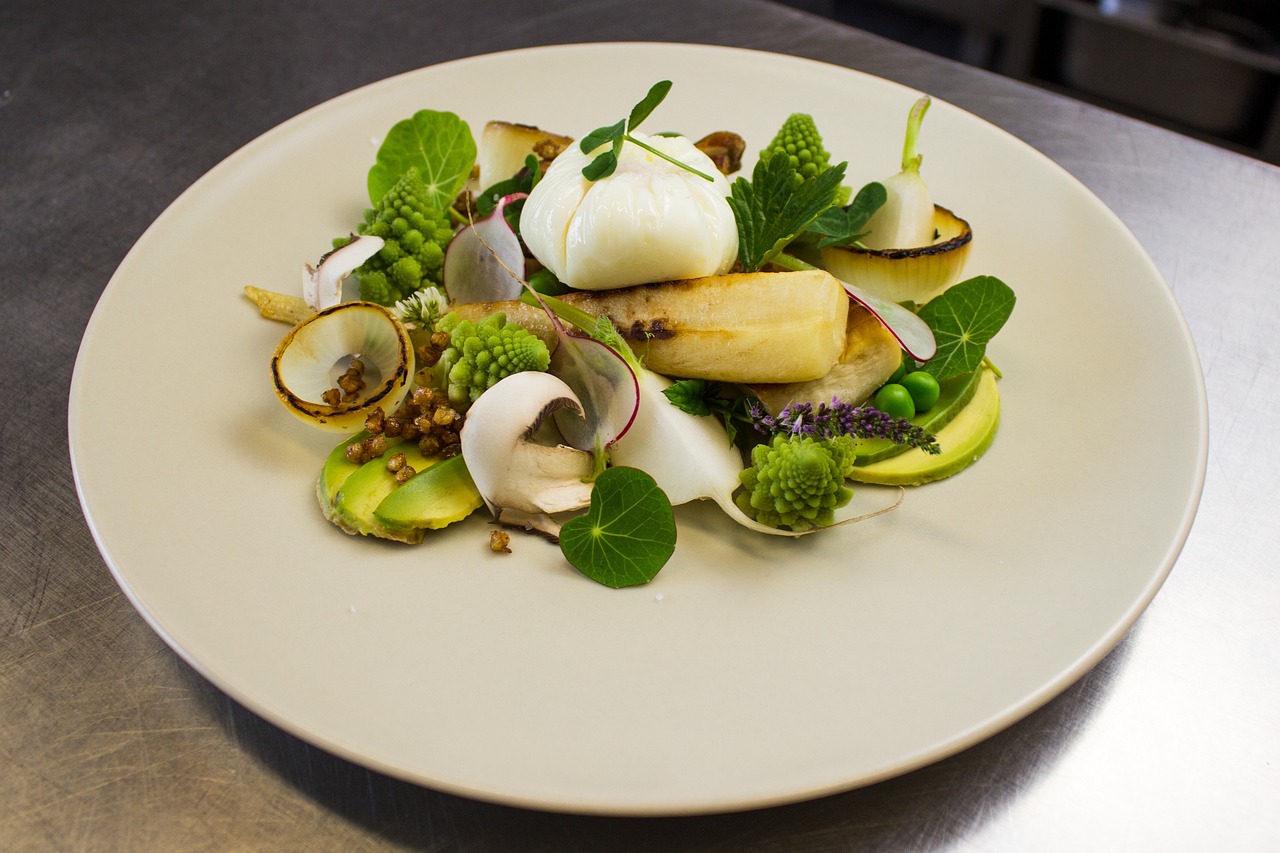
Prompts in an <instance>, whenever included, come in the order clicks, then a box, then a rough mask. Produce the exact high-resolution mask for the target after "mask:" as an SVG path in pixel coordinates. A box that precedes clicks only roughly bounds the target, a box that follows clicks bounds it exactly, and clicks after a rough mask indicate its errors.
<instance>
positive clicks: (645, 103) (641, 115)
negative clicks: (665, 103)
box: [627, 80, 671, 132]
mask: <svg viewBox="0 0 1280 853" xmlns="http://www.w3.org/2000/svg"><path fill="white" fill-rule="evenodd" d="M670 91H671V81H670V80H659V81H658V82H657V83H654V84H653V85H652V86H651V87H649V94H647V95H645V96H644V98H643V99H642V100H641V101H640V103H638V104H636V105H635V106H634V107H632V108H631V116H630V118H628V119H627V131H628V132H630V131H633V130H635V129H636V128H637V127H638V126H639V125H640V122H642V121H644V120H645V119H647V118H648V117H649V113H651V112H653V111H654V110H655V109H657V107H658V104H660V103H662V99H663V98H665V97H666V96H667V92H670Z"/></svg>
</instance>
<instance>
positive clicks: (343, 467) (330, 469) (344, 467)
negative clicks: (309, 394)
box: [316, 430, 369, 518]
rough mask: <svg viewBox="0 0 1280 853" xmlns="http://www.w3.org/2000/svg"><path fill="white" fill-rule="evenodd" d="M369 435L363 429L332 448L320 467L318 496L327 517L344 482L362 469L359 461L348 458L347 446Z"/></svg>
mask: <svg viewBox="0 0 1280 853" xmlns="http://www.w3.org/2000/svg"><path fill="white" fill-rule="evenodd" d="M368 437H369V433H368V432H366V431H365V430H361V431H360V432H358V433H356V434H355V435H353V436H351V437H350V438H348V439H347V440H346V441H344V442H342V444H339V445H338V446H337V447H335V448H334V449H333V450H331V451H330V452H329V455H328V456H327V457H326V458H325V460H324V467H323V468H321V469H320V481H319V482H318V483H316V497H318V498H319V499H320V506H322V507H324V514H325V517H326V518H328V517H329V515H330V514H331V513H332V512H333V502H334V500H335V499H336V498H337V497H338V490H339V489H341V488H342V484H343V483H345V482H346V481H347V478H348V477H350V476H351V475H352V474H354V473H355V472H356V471H359V470H360V463H359V462H352V461H351V460H350V459H348V458H347V448H348V447H349V446H350V445H352V444H354V443H356V442H357V441H364V440H365V439H366V438H368Z"/></svg>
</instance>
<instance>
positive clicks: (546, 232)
mask: <svg viewBox="0 0 1280 853" xmlns="http://www.w3.org/2000/svg"><path fill="white" fill-rule="evenodd" d="M632 135H633V136H635V137H636V138H638V139H640V140H642V141H643V142H645V143H647V144H649V145H652V146H653V147H654V148H657V149H658V150H660V151H662V152H663V153H664V154H666V155H668V156H670V157H672V158H674V159H676V160H679V161H680V162H682V163H687V164H688V165H690V166H692V167H693V168H695V169H697V170H699V171H701V172H703V173H705V174H707V175H710V176H712V178H713V180H711V181H708V180H706V179H705V178H702V177H699V176H698V175H695V174H693V173H691V172H689V171H687V170H685V169H682V168H680V167H679V166H676V165H674V164H672V163H669V162H667V161H666V160H663V159H662V158H661V157H658V156H656V155H654V154H652V153H650V152H648V151H645V150H644V149H643V148H641V147H640V146H638V145H633V144H630V143H625V144H624V145H623V146H622V151H621V153H620V155H619V157H618V168H617V170H616V171H615V172H614V173H613V174H612V175H610V176H609V177H607V178H604V179H602V180H599V181H595V182H592V181H588V180H587V179H586V178H584V177H583V176H582V169H583V167H585V166H586V165H587V164H589V163H590V162H591V160H592V159H593V157H594V155H595V153H598V152H593V153H591V154H584V153H582V151H581V150H580V149H579V147H578V146H577V145H572V146H570V147H569V148H568V149H566V150H565V151H564V152H563V153H561V154H560V155H559V156H558V157H556V159H555V160H554V161H553V162H552V164H551V166H550V167H548V169H547V172H546V174H545V175H544V176H543V177H542V180H541V181H540V182H539V183H538V185H537V186H536V187H535V188H534V190H533V192H532V193H530V195H529V198H528V199H527V200H526V201H525V205H524V210H523V212H522V213H521V215H520V233H521V235H522V236H523V237H524V240H525V244H526V245H527V246H528V247H529V250H530V252H532V253H533V256H534V257H536V258H537V259H538V260H539V261H541V262H542V264H543V265H545V266H546V267H547V268H548V269H550V270H551V271H552V272H553V273H555V275H556V277H557V278H559V279H560V280H561V281H562V282H564V283H565V284H567V285H569V286H570V287H574V288H577V289H579V290H611V289H614V288H619V287H629V286H631V285H635V284H646V283H649V282H656V281H668V280H672V279H681V278H695V277H698V276H704V275H716V274H718V273H723V272H727V271H728V270H729V268H730V267H731V266H733V262H734V260H735V259H736V258H737V254H738V231H737V225H736V224H735V222H734V218H733V211H732V210H731V209H730V207H729V205H728V203H727V202H726V201H725V198H726V196H728V195H729V182H728V180H727V179H726V178H725V177H724V176H723V175H721V174H720V172H719V171H717V170H716V167H715V164H714V163H712V161H711V159H710V158H709V157H707V155H705V154H703V153H702V152H701V151H699V150H698V149H697V148H696V147H695V146H694V144H693V143H692V142H690V141H689V140H688V139H686V138H685V137H682V136H653V137H650V136H646V135H644V134H641V133H638V132H635V131H633V132H632Z"/></svg>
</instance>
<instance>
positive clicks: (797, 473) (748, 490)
mask: <svg viewBox="0 0 1280 853" xmlns="http://www.w3.org/2000/svg"><path fill="white" fill-rule="evenodd" d="M739 479H740V480H741V481H742V485H743V491H741V492H739V493H738V495H737V497H736V498H735V499H734V501H735V502H736V503H737V505H738V508H739V509H741V510H742V511H743V512H745V513H746V514H747V515H749V516H751V517H752V518H754V519H755V520H756V521H758V522H760V523H761V524H765V525H768V526H769V527H789V528H790V529H792V530H795V531H802V530H809V529H811V528H814V527H827V526H829V525H830V524H832V523H833V522H834V521H835V510H836V509H838V508H839V507H842V506H844V505H845V504H847V503H848V502H849V500H850V499H851V498H852V497H853V490H852V489H850V488H849V487H848V486H846V485H845V484H844V473H843V472H842V471H841V470H840V463H838V462H837V461H836V460H835V458H834V457H833V456H832V455H831V451H830V450H829V449H828V447H827V446H826V443H825V442H823V441H821V440H815V439H812V438H810V437H809V436H806V435H776V436H774V438H773V441H772V442H770V443H769V444H759V445H756V446H755V447H754V448H753V449H752V451H751V467H750V468H747V469H746V470H744V471H743V472H742V473H741V474H740V475H739Z"/></svg>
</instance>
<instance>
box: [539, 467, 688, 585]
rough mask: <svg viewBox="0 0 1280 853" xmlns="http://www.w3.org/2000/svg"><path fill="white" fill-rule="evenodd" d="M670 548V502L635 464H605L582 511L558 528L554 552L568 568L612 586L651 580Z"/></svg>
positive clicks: (672, 525) (673, 525) (672, 526)
mask: <svg viewBox="0 0 1280 853" xmlns="http://www.w3.org/2000/svg"><path fill="white" fill-rule="evenodd" d="M675 549H676V522H675V515H674V513H672V511H671V502H670V501H668V500H667V496H666V495H665V494H663V492H662V490H661V489H659V488H658V484H657V483H656V482H654V479H653V478H652V477H650V476H649V475H648V474H646V473H645V472H643V471H641V470H640V469H638V468H609V469H607V470H606V471H604V472H603V473H602V474H601V475H600V476H599V477H597V478H596V482H595V487H594V488H593V489H592V490H591V506H590V507H589V508H588V509H587V512H586V515H580V516H578V517H577V518H571V519H569V520H568V521H566V522H565V523H564V526H563V527H561V529H560V550H561V551H562V552H563V553H564V556H565V559H567V560H568V561H569V562H570V563H572V564H573V566H574V567H575V568H576V569H577V570H578V571H580V572H582V573H583V574H584V575H586V576H587V577H589V578H591V579H592V580H593V581H596V582H597V583H601V584H604V585H605V586H608V587H613V588H614V589H619V588H620V587H624V586H638V585H640V584H645V583H648V582H649V581H651V580H653V578H654V576H655V575H657V574H658V571H659V570H660V569H661V568H662V567H663V566H664V565H666V563H667V560H669V559H670V558H671V555H672V554H673V553H675Z"/></svg>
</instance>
